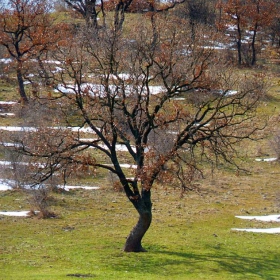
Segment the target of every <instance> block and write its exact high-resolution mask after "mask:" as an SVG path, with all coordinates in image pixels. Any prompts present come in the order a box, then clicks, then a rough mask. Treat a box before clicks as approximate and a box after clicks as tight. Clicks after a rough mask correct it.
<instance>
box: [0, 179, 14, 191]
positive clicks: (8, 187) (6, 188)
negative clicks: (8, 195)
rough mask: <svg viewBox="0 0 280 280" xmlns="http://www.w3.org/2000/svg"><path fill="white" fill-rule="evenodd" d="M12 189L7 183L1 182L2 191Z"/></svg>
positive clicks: (0, 188)
mask: <svg viewBox="0 0 280 280" xmlns="http://www.w3.org/2000/svg"><path fill="white" fill-rule="evenodd" d="M11 189H12V187H11V186H10V185H9V184H8V183H7V182H5V181H2V180H1V181H0V191H8V190H11Z"/></svg>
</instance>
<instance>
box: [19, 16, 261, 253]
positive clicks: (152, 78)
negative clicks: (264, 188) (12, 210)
mask: <svg viewBox="0 0 280 280" xmlns="http://www.w3.org/2000/svg"><path fill="white" fill-rule="evenodd" d="M145 18H147V17H145ZM186 24H187V23H186V22H183V21H182V20H178V19H174V18H172V17H171V16H168V15H166V14H162V15H161V14H157V15H152V21H150V23H149V22H147V21H146V22H145V24H144V25H143V17H140V19H139V23H138V24H137V25H135V27H134V28H135V29H134V32H133V33H132V34H133V35H130V37H129V39H128V38H127V37H125V36H123V35H122V33H121V32H117V33H115V32H114V31H109V30H106V31H102V32H100V34H99V36H98V38H91V40H87V38H86V37H85V36H84V34H82V35H81V36H80V37H78V38H77V39H76V40H71V41H70V40H69V42H68V44H66V45H67V48H66V47H63V48H61V49H60V52H59V53H57V56H56V59H60V60H61V61H63V62H65V69H64V71H63V72H60V74H59V75H58V76H57V82H58V85H57V91H58V95H59V97H58V98H59V102H58V103H57V104H58V105H57V109H59V110H61V112H62V115H63V114H64V118H63V123H64V124H65V125H66V126H67V127H71V126H77V125H78V126H79V129H78V130H76V131H75V132H74V131H70V132H69V130H67V129H63V128H61V129H58V130H57V129H56V130H52V129H51V128H47V127H44V128H41V129H40V131H39V130H38V133H34V132H33V133H32V135H29V136H27V135H25V137H22V138H21V139H18V141H17V143H18V144H19V145H20V147H21V152H23V153H25V154H26V155H29V156H32V157H37V158H38V159H40V160H42V159H44V162H45V164H44V166H43V168H41V170H40V174H41V178H40V180H44V179H46V178H47V177H48V176H51V175H52V174H53V173H55V172H59V171H61V170H63V169H66V170H67V167H69V166H71V167H73V166H78V165H87V166H91V167H93V168H103V169H106V170H108V171H109V172H112V174H114V175H115V176H117V178H118V180H119V182H120V184H121V185H122V187H123V190H124V192H125V194H126V196H127V198H128V199H129V201H130V202H131V203H132V205H133V206H134V208H135V209H136V210H137V212H138V214H139V220H138V222H137V224H136V225H135V227H134V228H133V229H132V231H131V232H130V234H129V236H128V238H127V240H126V244H125V247H124V250H125V251H127V252H130V251H133V252H139V251H144V248H143V247H142V243H141V241H142V238H143V236H144V235H145V233H146V231H147V230H148V228H149V226H150V224H151V221H152V200H151V190H152V186H153V185H154V183H155V182H156V180H157V179H160V178H161V175H162V174H163V173H164V172H165V171H166V170H171V168H172V165H175V166H177V167H176V168H177V175H178V178H181V183H179V184H181V185H182V186H183V187H184V186H186V182H184V178H186V177H183V176H182V170H187V172H189V173H190V174H193V172H195V170H199V165H201V163H202V162H203V161H211V162H213V163H218V162H219V160H223V161H224V162H228V163H233V164H234V158H235V157H236V150H235V148H234V147H235V144H237V143H239V142H240V141H242V140H244V139H249V138H251V137H252V135H253V133H254V132H255V131H256V130H258V128H257V127H256V126H254V117H255V108H256V106H257V103H258V100H259V97H260V95H261V94H262V91H263V87H262V84H261V81H259V80H256V79H252V81H251V80H250V77H235V75H233V74H232V73H231V72H230V74H227V73H228V72H227V71H226V69H225V68H224V69H223V70H222V71H219V70H218V69H221V68H222V67H223V64H222V61H219V59H218V57H217V56H216V55H215V52H214V50H213V49H211V48H209V46H208V47H207V48H204V47H203V42H204V39H205V36H204V34H203V32H200V33H197V35H196V41H195V44H194V42H193V41H192V40H191V39H190V32H189V31H188V30H189V29H187V28H185V26H186ZM182 26H184V28H182ZM66 45H65V46H66ZM70 81H71V82H70ZM233 89H234V91H233ZM191 92H195V93H196V94H197V95H198V96H199V95H200V94H203V95H204V98H203V99H201V102H200V103H199V104H195V103H189V102H188V99H187V97H188V94H189V93H191ZM178 97H181V98H185V99H184V100H183V101H182V100H181V99H178ZM62 100H64V101H63V102H62ZM70 112H71V115H70V114H69V113H70ZM73 116H75V117H74V118H73ZM73 119H74V120H75V121H74V123H73ZM84 129H87V131H88V132H87V133H89V132H90V133H91V134H90V137H89V136H87V134H84V133H85V131H84ZM32 136H33V137H34V140H33V141H32V143H33V145H32V146H31V145H28V141H30V137H32ZM86 136H87V137H86ZM26 142H27V143H26ZM120 144H122V145H123V147H125V150H126V152H125V153H126V158H127V162H126V163H127V164H128V165H130V166H131V168H130V173H131V174H133V176H132V178H131V176H129V175H127V172H126V170H125V168H124V167H123V165H122V159H123V157H122V155H123V153H124V151H120V150H119V145H120ZM97 158H99V159H100V158H101V159H100V160H97ZM173 170H175V169H173ZM42 174H43V175H42ZM173 174H175V173H174V172H173ZM185 174H186V173H185ZM185 176H187V175H185ZM190 176H192V175H190ZM184 183H185V185H184ZM166 184H167V183H166ZM120 195H121V193H120Z"/></svg>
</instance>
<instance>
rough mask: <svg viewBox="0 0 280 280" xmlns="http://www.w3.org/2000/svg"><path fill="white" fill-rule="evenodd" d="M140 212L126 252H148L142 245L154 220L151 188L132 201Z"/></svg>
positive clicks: (126, 245) (125, 249)
mask: <svg viewBox="0 0 280 280" xmlns="http://www.w3.org/2000/svg"><path fill="white" fill-rule="evenodd" d="M131 202H132V203H133V205H134V207H135V208H136V210H137V211H138V213H139V219H138V222H137V224H136V225H135V226H134V228H133V229H132V230H131V232H130V234H129V235H128V237H127V239H126V243H125V246H124V251H125V252H146V250H145V249H144V248H143V247H142V238H143V237H144V235H145V233H146V232H147V230H148V229H149V227H150V225H151V222H152V203H151V195H150V190H148V191H144V192H143V193H142V196H141V198H139V199H138V200H137V202H135V201H131Z"/></svg>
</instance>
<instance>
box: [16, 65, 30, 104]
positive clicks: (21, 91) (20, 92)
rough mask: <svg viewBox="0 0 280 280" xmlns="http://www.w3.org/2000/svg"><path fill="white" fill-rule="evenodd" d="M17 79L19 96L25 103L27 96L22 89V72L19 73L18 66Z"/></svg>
mask: <svg viewBox="0 0 280 280" xmlns="http://www.w3.org/2000/svg"><path fill="white" fill-rule="evenodd" d="M17 80H18V86H19V94H20V98H21V100H22V102H23V103H27V102H28V98H27V96H26V93H25V90H24V83H23V78H22V73H21V70H20V67H18V68H17Z"/></svg>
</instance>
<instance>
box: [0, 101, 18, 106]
mask: <svg viewBox="0 0 280 280" xmlns="http://www.w3.org/2000/svg"><path fill="white" fill-rule="evenodd" d="M14 104H17V102H15V101H0V105H14Z"/></svg>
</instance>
